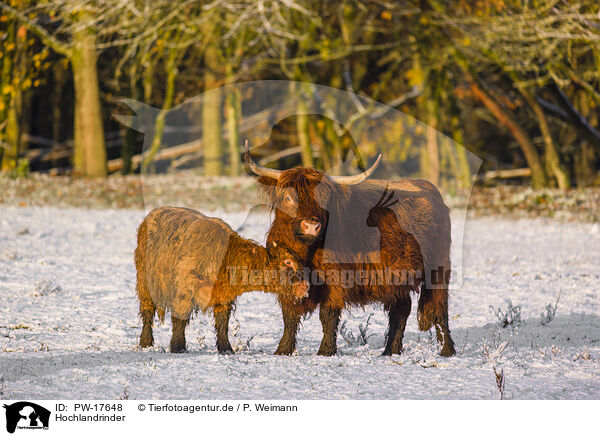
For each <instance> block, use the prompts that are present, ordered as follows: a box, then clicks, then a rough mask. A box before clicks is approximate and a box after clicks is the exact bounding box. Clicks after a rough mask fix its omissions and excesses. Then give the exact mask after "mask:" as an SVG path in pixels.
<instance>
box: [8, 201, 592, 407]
mask: <svg viewBox="0 0 600 436" xmlns="http://www.w3.org/2000/svg"><path fill="white" fill-rule="evenodd" d="M143 216H144V212H143V211H141V210H78V209H52V208H15V207H0V398H5V399H15V398H27V399H56V398H62V399H76V398H81V399H119V398H127V397H128V398H130V399H138V400H139V399H150V398H154V399H171V398H179V399H182V398H189V399H263V398H268V399H318V398H328V399H344V398H348V399H352V398H353V399H450V398H452V399H497V398H499V392H498V388H497V386H496V378H495V375H494V369H493V367H495V368H496V370H497V371H501V370H503V371H504V377H505V396H506V398H509V399H600V229H599V227H598V224H578V223H559V222H556V221H548V220H542V219H530V220H520V221H511V220H507V219H500V218H477V219H470V220H468V221H467V223H466V228H465V240H464V253H463V259H462V260H463V264H464V281H463V285H462V287H461V288H460V289H457V290H454V291H453V292H452V294H451V304H450V316H451V324H450V327H451V330H452V333H453V336H454V340H455V342H456V344H457V356H455V357H452V358H443V357H440V356H439V355H438V349H437V345H436V343H435V341H434V340H433V338H432V336H431V334H430V333H428V332H425V333H422V332H418V331H417V327H416V317H415V313H416V298H413V312H412V314H411V317H410V319H409V323H408V325H407V333H406V336H405V341H404V343H405V352H404V354H403V355H401V356H394V357H391V358H390V357H381V356H380V354H381V352H382V350H383V343H384V334H385V327H386V318H385V316H384V314H383V311H382V309H381V308H380V307H377V306H373V307H366V308H364V310H362V309H354V310H352V311H350V312H349V311H345V312H344V314H343V321H345V322H346V323H345V326H344V327H345V334H344V336H345V337H346V338H350V335H349V334H348V332H351V333H352V335H353V336H357V335H358V333H359V326H361V325H362V326H363V327H364V326H365V324H366V322H367V319H368V318H369V316H370V314H373V316H372V317H371V319H370V323H369V325H368V332H367V334H368V335H370V336H369V339H368V344H367V345H358V344H357V343H353V342H352V341H347V340H346V339H344V337H342V335H341V334H340V335H339V336H338V344H339V355H337V356H335V357H320V356H316V355H315V354H316V351H317V349H318V346H319V342H320V339H321V328H320V323H319V320H318V315H317V314H316V313H315V314H313V316H312V317H309V318H308V319H306V320H304V322H303V325H302V328H301V331H300V334H299V337H298V350H297V354H296V355H294V356H291V357H280V356H273V355H272V353H273V352H274V350H275V348H276V347H277V343H278V341H279V338H280V336H281V333H282V328H283V323H282V321H281V313H280V310H279V307H278V306H277V304H276V303H275V299H274V297H273V296H271V295H268V294H262V293H250V294H246V295H244V296H243V298H241V299H240V300H238V304H237V311H236V314H235V319H232V323H231V325H230V340H231V342H232V344H233V346H234V348H236V349H237V354H236V355H235V356H220V355H218V354H217V353H216V349H215V346H214V339H215V338H214V334H213V330H212V319H210V318H208V317H207V316H203V315H200V316H198V317H196V318H195V319H194V320H193V321H192V323H191V324H190V326H189V327H188V329H187V340H188V348H189V352H188V353H186V354H182V355H171V354H170V353H168V349H167V348H168V344H169V339H170V333H171V332H170V330H171V326H170V321H167V322H166V323H165V325H163V326H159V327H157V328H156V329H155V339H156V346H155V347H154V348H152V349H149V350H143V351H142V350H139V349H137V347H136V343H137V340H138V338H139V333H140V330H141V322H140V320H139V319H138V317H137V301H136V297H135V292H134V287H135V268H134V265H133V251H134V249H135V231H136V228H137V225H138V224H139V223H140V221H141V220H142V218H143ZM221 216H222V217H223V218H224V219H226V220H227V221H228V222H230V224H231V225H232V226H233V227H234V228H236V227H237V226H238V225H240V224H241V223H242V222H244V220H245V219H246V214H245V213H228V214H221ZM456 220H458V215H457V217H456ZM246 224H247V225H245V226H244V233H245V235H246V236H251V237H253V238H255V239H257V240H258V241H260V242H263V241H264V234H265V232H266V229H267V224H268V217H267V216H262V215H258V216H252V218H251V219H250V221H249V222H247V223H246ZM455 239H457V238H455ZM559 292H560V300H559V302H558V310H557V312H556V316H555V318H554V319H553V320H552V321H551V322H550V323H548V324H547V325H542V324H541V322H540V319H541V313H542V312H544V310H545V308H546V306H547V305H548V304H550V303H552V305H554V303H555V302H556V300H557V297H558V295H559ZM507 298H508V299H510V301H511V302H512V304H513V305H515V306H516V305H519V306H520V307H521V320H522V321H521V322H520V323H518V322H515V323H514V325H508V326H507V327H505V328H502V327H501V325H500V324H499V322H498V319H497V317H496V315H495V314H494V313H493V311H491V310H490V306H493V307H494V308H496V309H498V308H500V309H502V310H503V311H506V309H507V302H506V301H505V300H506V299H507ZM349 342H350V343H349ZM486 349H487V356H486V353H485V352H484V350H486Z"/></svg>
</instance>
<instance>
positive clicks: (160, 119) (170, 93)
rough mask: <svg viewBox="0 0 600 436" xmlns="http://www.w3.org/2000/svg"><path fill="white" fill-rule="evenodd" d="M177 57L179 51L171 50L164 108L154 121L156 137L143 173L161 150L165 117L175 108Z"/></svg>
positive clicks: (168, 60) (153, 139) (147, 156)
mask: <svg viewBox="0 0 600 436" xmlns="http://www.w3.org/2000/svg"><path fill="white" fill-rule="evenodd" d="M176 57H177V51H176V50H174V49H171V50H170V51H169V55H168V56H167V61H166V63H165V69H166V71H167V89H166V91H165V99H164V101H163V106H162V109H161V111H160V112H159V113H158V115H157V116H156V119H155V120H154V136H153V137H152V142H151V144H150V149H149V150H148V152H147V153H146V156H145V157H144V160H143V162H142V169H141V171H142V172H143V173H145V172H147V171H148V168H149V166H150V164H151V163H152V160H153V159H154V156H155V155H156V153H157V152H158V150H159V149H160V147H161V145H162V139H163V132H164V130H165V117H166V116H167V112H168V111H169V109H171V107H172V106H173V99H174V95H175V78H176V77H177V65H176Z"/></svg>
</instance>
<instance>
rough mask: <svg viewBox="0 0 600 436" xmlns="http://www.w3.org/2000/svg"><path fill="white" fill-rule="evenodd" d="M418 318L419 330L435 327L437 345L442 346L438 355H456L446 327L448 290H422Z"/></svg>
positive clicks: (448, 328) (448, 329)
mask: <svg viewBox="0 0 600 436" xmlns="http://www.w3.org/2000/svg"><path fill="white" fill-rule="evenodd" d="M418 316H419V329H420V330H429V329H430V328H431V326H432V325H433V326H435V331H436V336H437V340H438V343H439V344H440V345H441V346H442V349H441V351H440V354H441V355H442V356H445V357H449V356H453V355H454V354H456V351H455V349H454V341H453V340H452V337H451V336H450V327H449V325H448V290H447V289H427V290H425V289H423V290H422V291H421V298H420V299H419V314H418Z"/></svg>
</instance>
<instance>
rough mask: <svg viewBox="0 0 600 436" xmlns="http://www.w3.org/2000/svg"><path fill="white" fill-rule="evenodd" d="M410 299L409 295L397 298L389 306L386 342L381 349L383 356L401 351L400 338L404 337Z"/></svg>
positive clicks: (410, 304)
mask: <svg viewBox="0 0 600 436" xmlns="http://www.w3.org/2000/svg"><path fill="white" fill-rule="evenodd" d="M411 306H412V300H411V299H410V296H407V297H406V298H403V299H401V300H398V301H397V302H395V303H393V304H392V305H391V306H390V308H389V314H388V331H387V342H386V345H385V349H384V350H383V355H384V356H391V355H392V354H401V353H402V338H404V329H405V328H406V320H407V319H408V316H409V315H410V309H411Z"/></svg>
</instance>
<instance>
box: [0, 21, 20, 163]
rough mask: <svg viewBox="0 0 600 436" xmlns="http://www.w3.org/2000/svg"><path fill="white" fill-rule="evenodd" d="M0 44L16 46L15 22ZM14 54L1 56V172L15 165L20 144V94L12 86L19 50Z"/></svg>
mask: <svg viewBox="0 0 600 436" xmlns="http://www.w3.org/2000/svg"><path fill="white" fill-rule="evenodd" d="M2 44H3V45H4V44H6V45H8V44H13V45H14V46H17V44H18V38H17V37H16V21H13V22H12V23H10V25H9V26H8V29H7V32H6V40H5V41H3V42H2ZM15 50H16V51H15V52H14V53H11V52H8V51H7V53H6V55H4V56H3V68H2V82H1V83H0V85H2V89H0V92H2V94H3V95H2V98H3V99H4V101H3V105H2V106H3V107H2V112H4V113H3V114H0V115H2V117H1V118H0V124H2V125H3V126H2V129H0V131H1V130H4V132H3V133H2V135H0V157H1V159H0V169H1V170H2V171H10V170H12V169H13V168H15V167H16V165H17V159H18V156H19V142H20V136H21V132H20V126H19V111H20V109H21V104H22V101H21V100H22V93H21V90H20V88H15V87H14V86H13V84H12V79H13V77H14V76H17V77H19V74H20V73H21V72H20V71H18V70H19V64H20V62H19V53H18V51H19V48H18V47H16V48H15ZM5 87H6V88H8V89H9V92H5V91H4V88H5Z"/></svg>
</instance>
